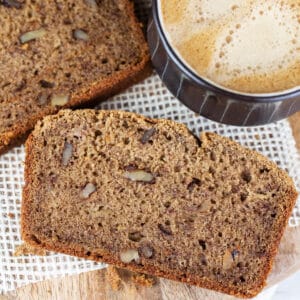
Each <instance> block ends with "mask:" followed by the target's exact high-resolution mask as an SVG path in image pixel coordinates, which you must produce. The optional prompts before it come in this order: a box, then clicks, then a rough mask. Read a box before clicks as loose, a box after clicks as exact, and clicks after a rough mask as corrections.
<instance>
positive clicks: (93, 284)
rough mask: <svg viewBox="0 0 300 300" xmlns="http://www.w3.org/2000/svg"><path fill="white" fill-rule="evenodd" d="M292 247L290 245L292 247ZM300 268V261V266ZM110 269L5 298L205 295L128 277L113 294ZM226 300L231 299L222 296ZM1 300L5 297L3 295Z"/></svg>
mask: <svg viewBox="0 0 300 300" xmlns="http://www.w3.org/2000/svg"><path fill="white" fill-rule="evenodd" d="M290 120H291V125H292V128H293V130H294V135H295V138H296V140H297V144H298V147H299V149H300V113H298V114H296V115H294V116H293V117H292V118H291V119H290ZM289 247H290V246H289ZM289 247H288V248H289ZM298 267H299V268H300V260H299V266H298ZM105 273H106V270H100V271H93V272H88V273H84V274H80V275H76V276H68V277H64V278H59V279H54V280H48V281H44V282H40V283H37V284H32V285H28V286H25V287H23V288H20V289H18V290H17V291H15V292H12V293H9V294H7V295H5V296H4V299H20V300H21V299H22V300H23V299H26V300H39V299H42V300H48V299H49V300H50V299H51V300H69V299H71V300H98V299H101V300H102V299H109V300H121V299H124V300H125V299H126V300H127V299H141V300H142V299H146V300H147V299H149V300H156V299H170V300H171V299H172V300H173V299H189V300H190V299H195V300H196V299H200V298H199V297H200V294H201V295H202V296H203V295H205V293H206V292H205V290H203V289H199V288H196V287H192V288H190V287H188V286H187V285H184V284H179V283H173V282H171V281H168V280H164V279H162V280H159V281H158V283H157V284H156V285H155V286H154V287H152V288H143V287H137V286H135V285H133V284H132V283H130V280H128V277H126V275H124V276H122V278H123V279H124V281H123V284H124V287H123V289H122V290H120V291H119V292H116V291H112V290H111V287H110V284H108V282H107V278H106V276H105ZM200 291H201V292H200ZM215 295H217V296H214V299H220V297H221V296H218V295H220V294H217V293H216V294H215ZM221 298H222V300H223V299H230V298H231V297H229V296H228V297H227V296H222V297H221ZM0 299H1V296H0Z"/></svg>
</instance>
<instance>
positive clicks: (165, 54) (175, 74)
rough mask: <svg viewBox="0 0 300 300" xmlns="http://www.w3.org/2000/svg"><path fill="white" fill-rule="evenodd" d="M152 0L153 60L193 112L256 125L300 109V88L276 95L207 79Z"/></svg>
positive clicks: (217, 119) (151, 33)
mask: <svg viewBox="0 0 300 300" xmlns="http://www.w3.org/2000/svg"><path fill="white" fill-rule="evenodd" d="M158 9H159V0H153V1H152V12H151V14H150V18H149V24H148V29H147V35H148V43H149V47H150V53H151V59H152V63H153V65H154V67H155V69H156V71H157V73H158V75H159V76H160V78H161V79H162V81H163V82H164V83H165V85H166V86H167V88H168V89H169V90H170V92H171V93H172V94H173V95H174V96H175V97H176V98H178V99H179V100H180V101H181V102H182V103H183V104H185V105H186V106H187V107H188V108H190V109H191V110H193V111H194V112H196V113H198V114H200V115H202V116H204V117H206V118H208V119H211V120H214V121H217V122H220V123H224V124H230V125H238V126H255V125H263V124H268V123H272V122H275V121H278V120H281V119H284V118H287V117H288V116H290V115H292V114H293V113H295V112H297V111H299V110H300V90H295V91H292V92H287V93H281V94H273V95H270V94H269V95H268V94H266V96H264V95H259V96H257V95H251V94H250V95H249V94H247V95H245V94H239V93H238V92H230V91H227V90H225V89H222V88H220V87H218V86H215V85H213V84H212V83H210V82H207V81H205V80H204V79H203V78H201V77H199V76H198V75H197V74H195V73H194V72H193V71H192V70H191V69H189V68H188V67H187V66H186V65H185V64H184V62H183V61H182V60H180V58H179V57H178V56H177V55H176V53H175V52H174V50H173V49H172V47H171V46H170V44H169V43H168V41H167V38H166V35H165V33H164V31H163V28H162V25H161V22H160V17H159V11H158Z"/></svg>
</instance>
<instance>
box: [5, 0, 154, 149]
mask: <svg viewBox="0 0 300 300" xmlns="http://www.w3.org/2000/svg"><path fill="white" fill-rule="evenodd" d="M132 6H133V5H132V2H129V1H128V0H101V1H100V0H79V1H78V0H50V1H31V0H9V1H8V0H3V1H0V15H1V21H2V22H1V26H0V99H1V100H0V152H3V151H4V150H6V149H7V148H8V146H9V145H10V144H14V142H16V141H17V140H18V139H20V138H21V137H22V136H24V135H25V134H26V133H27V132H28V131H29V130H30V129H32V128H33V127H34V125H35V123H36V121H37V120H39V119H41V118H42V117H43V116H45V115H49V114H53V113H56V112H57V111H58V110H59V108H61V107H74V106H79V105H81V106H82V105H86V104H87V103H88V102H90V101H91V99H94V98H97V99H100V100H101V99H105V98H108V97H109V96H110V95H112V94H114V93H117V92H118V91H120V90H121V89H124V88H125V87H127V86H129V85H131V84H133V83H134V82H136V81H137V80H140V79H142V78H143V77H144V76H145V75H146V73H147V70H148V69H150V68H147V66H148V65H149V64H148V62H149V55H148V49H147V45H146V42H145V39H144V36H143V33H142V31H141V26H140V24H139V23H138V22H137V20H136V19H135V16H134V14H133V7H132Z"/></svg>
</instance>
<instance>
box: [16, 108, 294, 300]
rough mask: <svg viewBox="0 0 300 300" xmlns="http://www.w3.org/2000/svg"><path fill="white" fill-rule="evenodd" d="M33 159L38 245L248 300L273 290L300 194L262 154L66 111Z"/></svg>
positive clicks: (28, 224)
mask: <svg viewBox="0 0 300 300" xmlns="http://www.w3.org/2000/svg"><path fill="white" fill-rule="evenodd" d="M26 153H27V154H26V171H25V175H26V178H25V179H26V185H25V188H24V194H23V203H22V235H23V238H24V240H25V241H26V242H28V243H30V244H32V245H34V246H36V247H41V248H45V249H48V250H54V251H59V252H63V253H68V254H71V255H76V256H80V257H86V258H89V259H93V260H97V261H104V262H107V263H111V264H115V265H117V266H119V267H122V268H128V269H131V270H133V271H138V272H143V273H149V274H153V275H157V276H163V277H166V278H169V279H174V280H179V281H182V282H187V283H191V284H196V285H198V286H200V287H205V288H210V289H215V290H218V291H222V292H225V293H229V294H233V295H237V296H241V297H251V296H254V295H256V294H257V293H258V292H259V291H260V290H261V289H262V288H263V286H264V285H265V282H266V277H267V274H268V273H269V271H270V268H271V264H272V261H273V259H274V256H275V254H276V251H277V247H278V244H279V241H280V238H281V236H282V233H283V230H284V228H285V226H286V224H287V221H288V217H289V215H290V213H291V210H292V208H293V206H294V203H295V199H296V195H297V193H296V191H295V188H294V185H293V182H292V180H291V179H290V178H289V177H288V176H287V174H286V173H285V172H284V171H282V170H280V169H279V168H278V167H277V166H276V165H275V164H274V163H272V162H270V161H269V160H268V159H267V158H265V157H263V156H262V155H260V154H258V153H256V152H254V151H250V150H248V149H245V148H243V147H242V146H240V145H239V144H237V143H235V142H233V141H231V140H229V139H227V138H224V137H221V136H218V135H216V134H213V133H203V134H202V137H201V142H200V141H199V140H198V139H197V138H195V137H194V136H193V135H192V134H191V133H190V132H189V131H188V129H187V128H186V127H185V126H184V125H182V124H177V123H175V122H172V121H168V120H154V119H148V118H145V117H143V116H139V115H136V114H133V113H126V112H118V111H93V110H83V111H74V112H72V111H68V110H67V111H61V112H60V113H59V114H58V115H55V116H51V117H46V118H45V119H44V120H43V121H41V122H39V123H38V125H37V126H36V128H35V130H34V132H33V133H32V134H31V136H30V137H29V140H28V141H27V145H26Z"/></svg>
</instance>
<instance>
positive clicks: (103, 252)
mask: <svg viewBox="0 0 300 300" xmlns="http://www.w3.org/2000/svg"><path fill="white" fill-rule="evenodd" d="M74 113H76V114H80V112H79V111H77V112H74ZM63 114H66V117H68V116H69V115H70V114H72V113H71V112H68V111H62V112H60V113H59V116H58V118H59V117H63ZM86 114H87V115H89V114H90V117H91V118H92V117H93V115H94V113H93V112H92V111H90V112H88V111H86ZM99 114H100V115H101V116H102V117H103V118H105V117H113V118H120V119H121V118H124V117H128V118H133V119H134V120H137V121H141V122H144V121H147V122H151V123H152V124H161V125H162V126H165V127H166V128H167V127H169V128H170V127H173V128H174V127H175V128H177V131H178V132H180V133H181V134H182V135H185V134H186V135H187V137H188V136H189V135H190V137H192V134H190V133H188V130H187V129H186V128H185V126H183V125H181V124H176V123H175V122H172V121H168V120H154V119H148V118H145V117H143V116H139V115H135V114H132V113H125V112H118V111H112V112H109V111H108V112H100V113H99ZM45 123H47V124H48V125H50V126H52V125H53V124H55V120H53V123H52V122H51V117H47V118H46V119H45ZM45 123H44V124H45ZM40 126H42V125H41V124H39V125H38V126H37V127H36V129H35V131H34V132H33V133H32V134H31V135H30V136H29V139H28V140H27V142H26V163H25V187H24V190H23V202H22V214H21V228H22V238H23V239H24V241H25V242H27V243H28V244H30V245H32V246H34V247H37V248H42V249H47V250H52V251H57V252H62V253H65V254H69V255H73V256H78V257H83V258H86V259H92V260H95V261H100V262H106V263H109V264H112V265H115V266H117V267H120V268H126V269H129V270H131V271H134V272H141V273H145V274H150V275H154V276H160V277H164V278H168V279H171V280H177V281H181V282H184V283H188V284H193V285H197V286H199V287H203V288H208V289H213V290H216V291H220V292H224V293H227V294H230V295H234V296H237V297H241V298H251V297H254V296H256V295H257V294H258V293H259V292H260V291H261V290H262V289H263V287H264V286H265V285H266V278H267V275H268V274H269V272H270V270H271V267H272V263H273V261H274V257H275V255H276V253H277V250H278V246H279V243H280V240H281V237H282V235H283V232H284V229H285V227H286V225H287V222H288V219H289V216H290V214H291V212H292V209H293V207H294V205H295V201H296V199H297V192H296V190H295V187H294V184H293V182H292V180H291V179H290V178H289V177H288V175H287V174H286V173H285V172H284V171H282V170H280V169H279V168H278V167H277V165H276V164H275V163H273V162H270V161H269V160H268V159H266V158H265V157H264V156H262V155H261V154H259V153H256V152H254V151H251V150H249V149H246V148H243V147H241V146H240V145H239V144H237V143H236V142H234V141H231V140H230V139H228V138H224V137H220V136H218V135H217V134H214V133H202V135H201V145H199V146H200V148H202V149H203V151H205V150H206V149H211V148H217V147H218V146H219V145H222V146H223V147H225V148H226V149H232V150H233V153H236V155H242V154H243V155H245V157H247V158H249V160H251V161H253V162H254V163H256V162H259V163H261V165H262V166H264V168H269V169H270V170H271V171H272V172H274V174H276V176H277V177H278V182H277V183H278V184H280V185H282V186H283V187H284V191H285V194H284V195H282V197H283V198H282V201H283V203H284V204H285V209H284V210H282V211H281V212H280V215H278V216H276V223H274V225H273V227H272V229H270V230H272V233H273V236H272V238H271V239H270V241H269V243H268V249H266V254H265V256H262V261H263V264H262V267H261V270H259V271H260V272H259V274H257V277H256V278H255V280H254V284H251V285H249V286H247V285H245V286H244V287H242V288H241V287H235V286H234V285H232V284H230V283H229V282H228V284H226V283H224V282H221V281H218V280H213V279H212V278H208V277H203V276H202V277H201V276H197V274H193V273H188V272H187V273H185V274H182V273H180V272H176V271H174V270H172V269H167V268H165V267H164V266H160V267H158V266H155V265H151V264H147V266H142V265H139V264H136V263H134V262H132V263H129V264H127V263H123V262H122V261H121V260H120V258H119V257H118V256H117V255H115V254H114V253H111V251H109V250H108V249H105V247H104V248H102V249H101V248H99V247H98V248H97V249H88V250H87V249H85V248H84V247H83V246H80V245H79V244H76V243H68V242H66V241H63V240H61V241H57V240H52V239H51V238H49V239H43V240H41V239H40V237H37V236H36V232H33V229H32V225H31V218H32V203H33V201H35V200H36V199H34V197H33V194H34V189H35V188H38V187H35V185H34V177H35V175H34V174H33V170H34V169H35V168H36V165H37V164H38V161H37V160H38V157H37V156H38V155H39V151H43V150H42V149H40V150H38V149H37V145H36V140H37V139H38V138H39V134H40V133H39V131H40V128H41V127H40ZM44 126H45V125H44ZM46 127H47V126H46ZM193 138H194V137H193ZM237 149H238V151H239V152H238V153H237V152H236V151H237ZM246 179H247V178H246ZM221 226H222V225H221ZM249 272H251V269H249ZM183 275H184V276H183Z"/></svg>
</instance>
